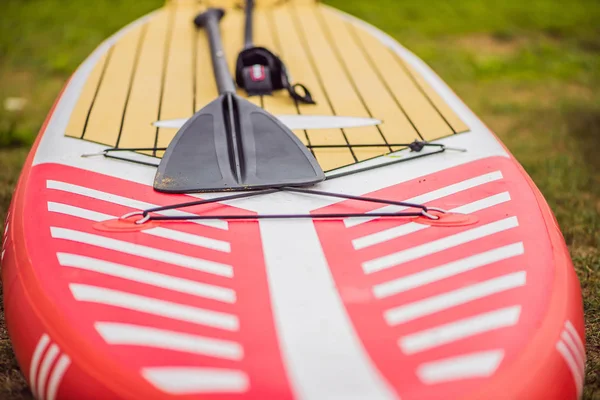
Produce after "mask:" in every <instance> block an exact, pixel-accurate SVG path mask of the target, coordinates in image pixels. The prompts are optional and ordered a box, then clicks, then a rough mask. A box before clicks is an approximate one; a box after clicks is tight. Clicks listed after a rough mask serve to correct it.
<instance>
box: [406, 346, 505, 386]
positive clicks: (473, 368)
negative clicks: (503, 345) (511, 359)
mask: <svg viewBox="0 0 600 400" xmlns="http://www.w3.org/2000/svg"><path fill="white" fill-rule="evenodd" d="M503 358H504V350H501V349H498V350H490V351H482V352H479V353H472V354H467V355H461V356H458V357H452V358H446V359H443V360H437V361H434V362H429V363H425V364H421V365H420V366H419V367H418V369H417V375H418V376H419V379H421V381H422V382H423V383H425V384H429V385H432V384H436V383H442V382H448V381H456V380H461V379H469V378H482V377H487V376H490V375H492V374H493V373H494V372H495V371H496V369H498V366H499V365H500V362H501V361H502V359H503Z"/></svg>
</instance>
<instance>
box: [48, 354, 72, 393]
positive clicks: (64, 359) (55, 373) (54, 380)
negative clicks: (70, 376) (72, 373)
mask: <svg viewBox="0 0 600 400" xmlns="http://www.w3.org/2000/svg"><path fill="white" fill-rule="evenodd" d="M69 365H71V359H70V358H69V356H67V355H66V354H63V355H62V356H60V358H59V359H58V361H57V362H56V366H55V367H54V369H53V370H52V374H51V375H50V380H49V381H48V400H55V399H56V393H57V392H58V387H59V386H60V382H61V381H62V378H63V377H64V375H65V373H66V372H67V368H69Z"/></svg>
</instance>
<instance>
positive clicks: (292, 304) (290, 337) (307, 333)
mask: <svg viewBox="0 0 600 400" xmlns="http://www.w3.org/2000/svg"><path fill="white" fill-rule="evenodd" d="M259 227H260V233H261V238H262V243H263V249H264V251H265V264H266V270H267V277H268V282H269V290H270V296H271V301H272V304H273V305H272V307H273V317H274V321H275V326H276V329H277V334H278V338H279V346H280V347H281V355H282V357H283V359H284V360H285V365H286V371H287V375H288V377H289V380H290V385H291V387H292V390H293V392H294V394H295V396H296V397H297V398H299V399H344V400H363V399H369V400H389V399H397V397H398V396H397V394H396V392H395V391H394V390H393V389H392V388H391V387H390V385H389V383H388V382H387V381H386V379H385V378H384V377H383V376H382V375H381V372H380V371H379V370H378V369H377V366H376V365H374V364H373V361H372V359H371V358H370V357H369V354H368V353H367V352H366V350H365V347H364V346H363V344H362V343H361V341H360V338H359V336H358V335H357V334H356V331H355V329H354V326H353V324H352V321H351V320H350V318H349V316H348V312H347V310H346V308H345V306H344V302H343V301H342V298H341V297H340V293H339V292H338V291H337V290H332V288H335V281H334V279H333V277H332V275H331V270H330V268H329V265H328V264H327V259H326V257H325V254H324V253H323V247H322V246H321V243H320V241H319V236H318V235H317V231H316V228H315V224H314V223H313V222H312V221H310V220H298V221H294V223H290V222H289V221H275V220H268V221H267V220H262V221H260V222H259ZM290 235H291V236H293V237H302V238H303V242H302V246H299V245H298V243H296V241H294V240H282V238H284V237H286V236H290ZM282 266H285V268H282ZM324 382H327V385H324Z"/></svg>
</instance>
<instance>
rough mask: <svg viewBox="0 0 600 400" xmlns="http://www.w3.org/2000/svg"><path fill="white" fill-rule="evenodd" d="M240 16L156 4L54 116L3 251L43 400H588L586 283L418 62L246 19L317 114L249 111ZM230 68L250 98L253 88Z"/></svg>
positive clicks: (10, 303)
mask: <svg viewBox="0 0 600 400" xmlns="http://www.w3.org/2000/svg"><path fill="white" fill-rule="evenodd" d="M208 7H220V8H222V9H223V10H220V11H215V9H212V10H209V8H208ZM244 8H245V7H244V4H243V2H239V1H225V0H223V1H217V0H214V1H205V2H204V1H203V2H197V1H184V0H181V1H170V2H168V3H167V4H166V5H165V6H164V7H163V8H162V9H160V10H158V11H156V12H154V13H151V14H149V15H147V16H145V17H143V18H141V19H140V20H138V21H136V22H134V23H132V24H131V25H129V26H127V27H126V28H124V29H123V30H121V31H120V32H118V33H117V34H115V35H114V36H113V37H111V38H110V39H108V40H107V41H106V42H104V43H103V44H102V45H100V47H98V49H97V50H96V51H95V52H94V53H93V54H92V55H91V56H90V57H89V58H88V59H87V60H86V61H85V62H84V63H83V64H82V65H81V67H80V68H79V69H78V70H77V71H76V72H75V74H74V75H73V76H72V78H71V79H70V80H69V82H68V83H67V85H66V86H65V88H64V91H63V92H62V94H61V95H60V96H59V98H58V100H57V101H56V104H55V106H54V108H53V109H52V111H51V112H50V114H49V116H48V119H47V121H46V123H45V124H44V126H43V128H42V129H41V132H40V134H39V137H38V139H37V141H36V143H35V145H34V147H33V149H32V151H31V153H30V155H29V158H28V159H27V161H26V163H25V166H24V168H23V172H22V175H21V178H20V181H19V183H18V185H17V188H16V191H15V194H14V197H13V201H12V204H11V207H10V211H9V215H8V216H7V219H6V227H5V229H4V240H3V248H2V258H3V261H2V278H3V285H4V307H5V316H6V321H7V326H8V330H9V334H10V337H11V340H12V343H13V346H14V350H15V353H16V356H17V359H18V362H19V364H20V366H21V368H22V371H23V374H24V376H25V377H26V379H27V381H28V382H29V385H30V387H31V390H32V392H33V394H34V396H36V398H38V399H48V400H56V399H116V398H119V399H179V398H181V399H200V398H202V399H206V398H214V399H290V398H297V399H373V400H374V399H399V398H401V399H404V400H410V399H434V398H444V399H448V398H453V399H454V398H456V399H458V398H460V399H492V398H504V399H576V398H578V397H579V396H580V395H581V391H582V385H583V377H584V364H585V352H584V325H583V310H582V301H581V293H580V288H579V283H578V281H577V277H576V275H575V272H574V270H573V266H572V264H571V260H570V258H569V253H568V251H567V248H566V246H565V243H564V240H563V238H562V236H561V233H560V231H559V228H558V226H557V223H556V220H555V219H554V217H553V215H552V213H551V211H550V209H549V208H548V205H547V204H546V202H545V200H544V198H543V197H542V195H541V194H540V192H539V191H538V189H537V188H536V187H535V185H534V184H533V182H532V181H531V179H530V178H529V177H528V176H527V174H526V173H525V171H524V170H523V168H522V167H521V166H520V165H519V163H518V162H517V161H516V160H515V159H514V157H513V156H512V155H511V154H510V153H509V152H508V150H507V149H506V148H505V147H504V146H503V145H502V144H501V143H500V141H499V140H498V139H497V138H496V137H495V136H494V134H493V133H492V132H491V131H490V130H489V129H488V128H487V127H486V126H485V125H484V124H483V123H482V122H481V121H480V120H479V119H478V118H477V117H476V116H475V115H474V114H473V113H472V112H471V111H470V110H469V109H468V108H467V107H466V106H465V105H464V104H463V103H462V102H461V101H460V100H459V99H458V98H457V96H456V95H455V94H454V93H453V92H452V91H451V90H450V89H449V88H448V87H447V86H446V85H445V84H444V83H443V82H442V81H441V80H440V79H439V78H438V77H437V76H436V75H435V74H434V73H433V72H432V71H431V70H430V69H429V68H428V67H427V66H426V65H425V64H424V63H423V62H422V61H421V60H419V59H418V58H417V57H416V56H415V55H413V54H412V53H410V52H409V51H408V50H406V49H405V48H403V47H402V46H401V45H399V44H398V43H397V42H396V41H395V40H393V39H392V38H390V37H389V36H387V35H386V34H384V33H383V32H381V31H379V30H377V29H376V28H375V27H373V26H371V25H368V24H366V23H365V22H363V21H360V20H358V19H356V18H354V17H352V16H350V15H347V14H344V13H342V12H340V11H338V10H335V9H333V8H330V7H328V6H326V5H323V4H318V3H316V2H314V1H312V0H280V1H260V0H258V1H257V4H256V5H255V7H254V10H253V11H254V13H253V16H252V18H253V27H252V29H253V38H252V39H253V40H252V46H253V47H260V48H265V49H269V51H270V52H272V53H273V54H276V55H277V56H278V57H279V58H280V60H281V61H282V62H284V63H285V66H286V68H287V74H286V75H285V76H283V78H284V79H283V80H284V81H285V82H289V83H292V84H294V83H296V82H300V83H302V85H304V87H305V88H307V89H308V90H310V95H311V98H312V100H313V101H314V103H315V104H310V103H309V102H303V101H300V100H299V99H298V98H294V97H293V96H291V93H290V92H289V91H288V90H285V89H284V90H274V91H273V94H272V95H259V96H250V97H248V96H247V91H246V90H242V89H241V88H239V87H238V88H236V87H234V86H233V77H234V76H235V72H236V71H235V68H236V58H237V55H238V53H239V52H240V51H241V50H242V49H244V32H245V24H244V21H245V14H244ZM207 12H212V13H213V14H212V16H208V15H207V14H203V15H204V16H203V17H202V18H200V19H199V20H197V23H196V24H195V23H194V20H195V19H196V18H197V16H198V15H199V14H201V13H207ZM221 15H223V16H222V18H221ZM245 67H246V68H250V69H248V70H246V72H247V75H245V78H244V79H246V82H247V83H248V85H250V88H251V89H249V90H250V91H252V90H254V89H255V88H254V86H253V85H254V84H262V83H263V82H262V80H264V79H266V77H267V76H268V75H267V73H265V71H267V70H266V69H264V67H265V66H264V65H261V64H256V65H249V66H247V65H246V66H245ZM267 67H268V65H267ZM228 69H229V71H228ZM280 77H281V76H280ZM215 102H216V103H215ZM215 104H216V105H215ZM199 121H200V122H199ZM174 138H175V139H174ZM165 154H166V155H165ZM163 156H164V157H163ZM294 165H295V166H296V167H293V166H294ZM161 171H162V172H161ZM157 172H160V173H157Z"/></svg>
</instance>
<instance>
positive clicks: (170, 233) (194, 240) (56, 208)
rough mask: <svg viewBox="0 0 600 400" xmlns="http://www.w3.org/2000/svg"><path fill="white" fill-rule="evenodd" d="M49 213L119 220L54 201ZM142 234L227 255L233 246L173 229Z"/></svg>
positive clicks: (51, 202)
mask: <svg viewBox="0 0 600 400" xmlns="http://www.w3.org/2000/svg"><path fill="white" fill-rule="evenodd" d="M48 211H50V212H56V213H60V214H65V215H70V216H73V217H78V218H83V219H87V220H90V221H95V222H100V221H107V220H111V219H116V218H117V217H116V216H114V215H109V214H104V213H100V212H96V211H92V210H88V209H85V208H81V207H75V206H71V205H68V204H63V203H56V202H53V201H49V202H48ZM141 232H142V233H146V234H148V235H153V236H158V237H161V238H164V239H170V240H175V241H178V242H181V243H186V244H191V245H194V246H200V247H205V248H207V249H212V250H217V251H223V252H226V253H229V252H230V251H231V246H230V245H229V243H227V242H224V241H222V240H217V239H212V238H208V237H205V236H199V235H193V234H190V233H186V232H179V231H176V230H173V229H167V228H162V227H157V228H150V229H144V230H143V231H141Z"/></svg>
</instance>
